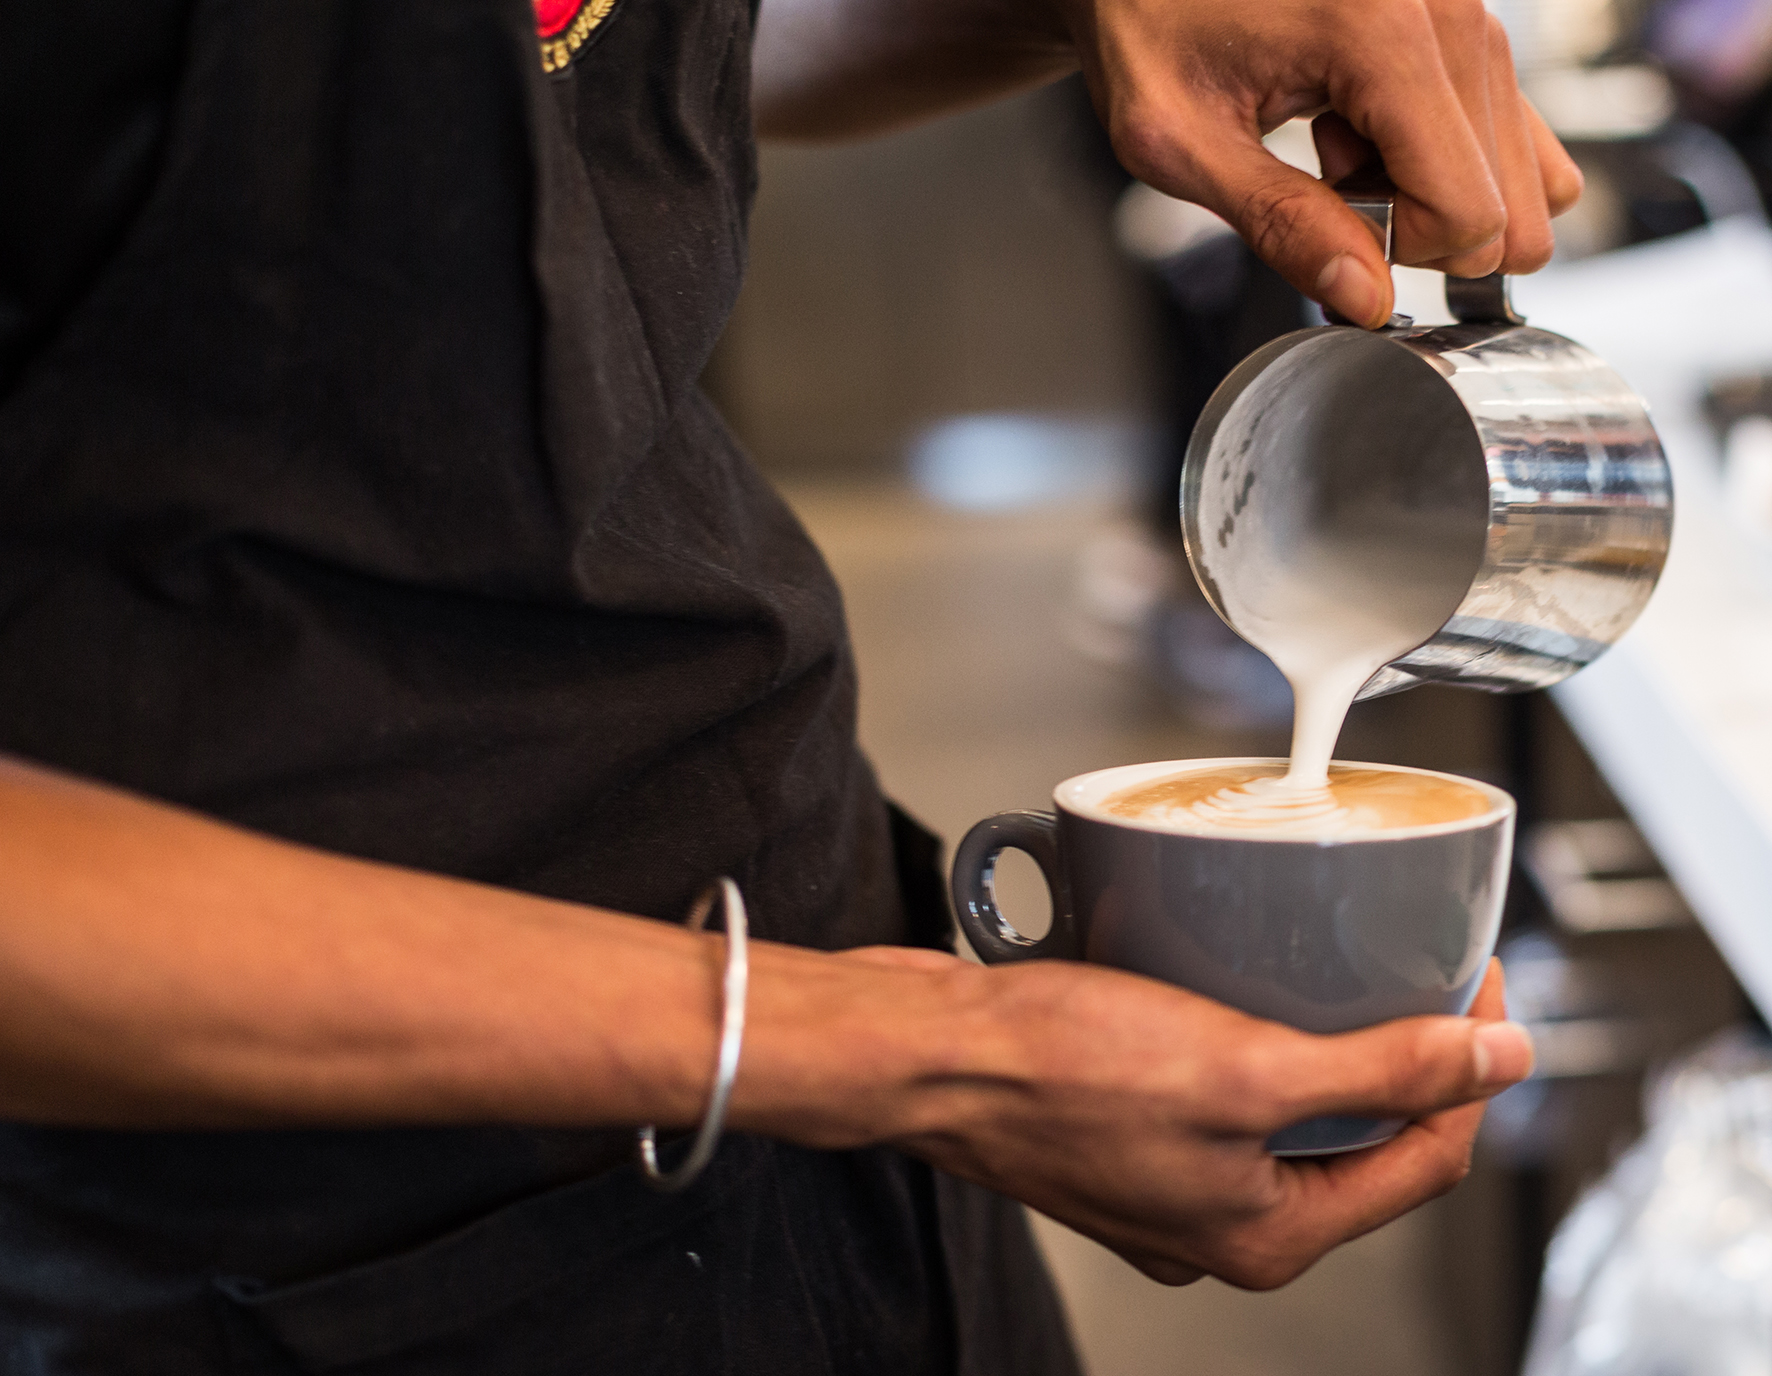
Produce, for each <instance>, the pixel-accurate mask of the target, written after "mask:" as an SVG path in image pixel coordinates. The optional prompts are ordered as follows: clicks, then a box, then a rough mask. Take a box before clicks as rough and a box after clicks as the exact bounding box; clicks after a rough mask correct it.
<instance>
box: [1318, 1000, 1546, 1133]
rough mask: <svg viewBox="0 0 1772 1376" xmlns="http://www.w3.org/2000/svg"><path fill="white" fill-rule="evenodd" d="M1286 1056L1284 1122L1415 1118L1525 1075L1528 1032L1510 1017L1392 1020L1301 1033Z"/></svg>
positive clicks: (1493, 1090) (1529, 1070) (1529, 1059)
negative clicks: (1289, 1075)
mask: <svg viewBox="0 0 1772 1376" xmlns="http://www.w3.org/2000/svg"><path fill="white" fill-rule="evenodd" d="M1307 1040H1309V1041H1310V1042H1311V1043H1312V1046H1311V1047H1310V1049H1309V1050H1308V1051H1304V1052H1302V1053H1301V1054H1299V1055H1298V1056H1297V1058H1296V1060H1295V1061H1294V1063H1293V1064H1294V1067H1295V1069H1296V1072H1297V1074H1296V1080H1295V1089H1294V1092H1293V1093H1292V1094H1291V1095H1290V1096H1288V1097H1289V1098H1290V1099H1291V1102H1290V1103H1289V1104H1287V1105H1286V1106H1285V1108H1284V1110H1283V1112H1284V1114H1285V1121H1286V1122H1287V1123H1293V1122H1300V1121H1302V1120H1303V1119H1306V1118H1315V1117H1317V1116H1318V1115H1320V1114H1351V1115H1355V1116H1358V1117H1366V1118H1422V1117H1425V1116H1427V1115H1428V1114H1430V1113H1437V1112H1439V1111H1440V1110H1442V1109H1447V1108H1452V1107H1454V1106H1456V1105H1458V1104H1464V1103H1469V1102H1470V1101H1472V1100H1474V1099H1481V1098H1486V1097H1487V1096H1489V1095H1492V1094H1496V1093H1499V1092H1500V1091H1501V1090H1503V1089H1506V1088H1507V1087H1508V1086H1509V1085H1511V1084H1515V1083H1517V1082H1518V1081H1520V1080H1523V1079H1525V1078H1526V1077H1527V1076H1528V1075H1530V1074H1531V1073H1532V1056H1533V1053H1532V1038H1531V1034H1529V1033H1528V1032H1527V1031H1526V1029H1525V1028H1524V1027H1521V1026H1520V1025H1519V1024H1518V1023H1514V1022H1485V1021H1482V1020H1480V1019H1477V1018H1446V1017H1428V1018H1400V1019H1398V1020H1397V1021H1395V1022H1388V1023H1380V1024H1379V1025H1378V1026H1376V1027H1368V1028H1364V1029H1362V1030H1360V1031H1358V1032H1344V1033H1342V1034H1340V1035H1338V1036H1332V1037H1311V1038H1308V1039H1307Z"/></svg>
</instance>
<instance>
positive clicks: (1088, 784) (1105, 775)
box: [1052, 755, 1518, 846]
mask: <svg viewBox="0 0 1772 1376" xmlns="http://www.w3.org/2000/svg"><path fill="white" fill-rule="evenodd" d="M1289 763H1290V761H1289V760H1288V759H1287V758H1286V757H1285V756H1284V755H1238V756H1229V757H1225V758H1222V759H1199V760H1153V761H1151V762H1149V763H1147V764H1121V765H1112V766H1110V767H1108V768H1106V769H1093V770H1090V771H1089V773H1087V774H1076V775H1073V776H1072V777H1071V778H1068V779H1066V780H1065V781H1064V782H1063V783H1061V784H1059V785H1058V786H1057V787H1056V788H1054V789H1053V790H1052V801H1053V804H1054V805H1055V806H1056V807H1057V808H1058V809H1059V810H1060V811H1061V812H1067V813H1069V814H1070V815H1071V816H1073V817H1078V818H1081V819H1082V820H1084V821H1088V822H1100V823H1102V824H1103V825H1104V826H1112V827H1124V828H1126V829H1127V830H1128V831H1148V832H1153V833H1155V834H1156V835H1158V836H1188V837H1192V838H1195V839H1197V840H1202V841H1232V842H1243V841H1253V842H1257V843H1259V844H1262V845H1268V846H1274V845H1295V846H1348V845H1364V844H1370V843H1372V842H1374V841H1378V842H1386V841H1406V840H1412V839H1414V838H1416V837H1422V836H1451V835H1454V834H1456V833H1457V832H1461V831H1475V830H1476V829H1477V828H1479V827H1484V826H1489V825H1491V824H1493V823H1495V822H1497V821H1501V820H1503V819H1511V818H1512V817H1513V816H1514V815H1515V813H1516V812H1517V811H1518V805H1517V804H1516V803H1515V802H1514V798H1513V795H1512V794H1510V793H1508V792H1507V791H1506V790H1505V789H1500V788H1497V787H1496V786H1495V785H1494V784H1489V783H1484V782H1483V781H1482V780H1481V779H1472V778H1469V777H1467V776H1466V775H1463V774H1450V773H1447V772H1446V771H1445V770H1443V769H1419V768H1417V767H1415V766H1414V765H1407V764H1375V763H1370V762H1368V761H1364V760H1332V761H1330V763H1331V765H1340V766H1341V767H1343V768H1345V769H1379V770H1385V771H1388V772H1390V773H1396V774H1425V775H1427V776H1429V777H1430V778H1435V779H1451V780H1453V781H1454V782H1457V783H1461V784H1465V785H1467V786H1469V787H1471V788H1474V789H1476V790H1477V791H1478V792H1480V793H1482V794H1484V795H1485V796H1486V797H1488V799H1489V801H1490V807H1489V810H1488V811H1487V812H1482V813H1479V814H1478V815H1477V816H1475V817H1460V818H1458V819H1457V820H1455V821H1451V822H1427V823H1424V824H1422V825H1421V826H1414V827H1395V828H1392V829H1390V830H1386V831H1374V832H1366V833H1364V834H1361V835H1356V836H1323V837H1310V836H1276V835H1273V834H1271V833H1262V832H1259V831H1251V832H1248V833H1246V834H1233V833H1231V832H1228V831H1207V830H1204V829H1202V830H1199V831H1187V830H1184V829H1182V828H1180V827H1175V826H1164V825H1162V824H1161V823H1157V822H1145V821H1140V820H1138V819H1136V818H1132V817H1120V816H1116V815H1114V814H1111V813H1108V812H1104V811H1101V810H1100V803H1099V800H1100V798H1101V797H1102V796H1103V795H1105V794H1107V793H1108V792H1111V791H1115V790H1118V789H1121V788H1127V787H1130V786H1132V785H1134V784H1139V783H1145V782H1148V781H1154V780H1156V779H1164V778H1169V777H1171V776H1172V775H1176V774H1183V773H1187V774H1194V773H1203V772H1204V771H1206V770H1209V769H1228V768H1232V767H1234V766H1237V765H1250V764H1277V765H1285V764H1289ZM1110 779H1111V782H1110ZM1090 794H1093V795H1094V796H1093V797H1091V796H1089V795H1090Z"/></svg>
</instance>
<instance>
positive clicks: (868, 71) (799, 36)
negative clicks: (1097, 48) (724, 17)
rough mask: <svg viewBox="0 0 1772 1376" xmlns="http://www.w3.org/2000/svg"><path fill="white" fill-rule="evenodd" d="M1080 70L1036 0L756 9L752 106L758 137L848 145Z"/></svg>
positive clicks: (899, 0) (824, 2)
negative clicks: (846, 140)
mask: <svg viewBox="0 0 1772 1376" xmlns="http://www.w3.org/2000/svg"><path fill="white" fill-rule="evenodd" d="M1076 66H1077V59H1076V55H1075V51H1074V49H1073V47H1072V45H1071V43H1070V41H1069V39H1068V37H1067V36H1066V34H1065V32H1064V29H1063V28H1062V26H1061V25H1060V24H1059V23H1058V21H1057V19H1056V17H1055V15H1054V13H1053V12H1051V10H1050V8H1049V7H1048V6H1046V5H1043V4H1040V3H1035V2H1034V0H1019V3H1018V0H763V5H762V8H761V10H760V11H759V14H758V19H757V37H756V47H755V53H754V57H753V60H752V73H753V90H752V106H753V109H754V110H755V112H756V119H757V131H758V133H760V134H762V135H763V136H764V137H768V138H782V139H827V138H845V137H852V136H857V135H863V134H872V133H880V132H884V131H886V130H888V129H892V128H895V127H898V126H901V125H905V124H910V123H914V122H915V121H917V120H920V119H925V118H928V117H931V116H934V115H938V114H942V113H945V112H947V111H950V110H955V109H959V108H962V107H964V106H967V105H975V104H978V103H980V102H982V101H987V100H991V99H994V98H996V97H998V96H1002V95H1007V94H1009V93H1011V92H1013V91H1017V90H1021V89H1024V88H1026V87H1030V86H1036V85H1039V84H1041V83H1043V82H1047V81H1051V80H1053V79H1055V78H1057V77H1060V76H1063V75H1064V74H1066V73H1067V72H1070V71H1073V70H1075V68H1076Z"/></svg>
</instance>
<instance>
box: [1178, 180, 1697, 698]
mask: <svg viewBox="0 0 1772 1376" xmlns="http://www.w3.org/2000/svg"><path fill="white" fill-rule="evenodd" d="M1350 180H1351V179H1350ZM1338 189H1339V190H1341V191H1342V192H1343V194H1344V196H1346V197H1347V199H1348V201H1349V204H1350V205H1352V206H1353V207H1354V208H1355V209H1356V210H1358V211H1359V212H1360V213H1361V214H1362V215H1364V216H1365V217H1366V218H1367V220H1368V222H1369V223H1371V224H1372V226H1373V229H1374V233H1375V234H1377V235H1378V237H1379V239H1380V242H1381V243H1382V244H1383V246H1384V248H1385V255H1386V259H1387V260H1388V259H1389V257H1390V218H1391V209H1392V201H1391V192H1390V191H1389V188H1388V186H1385V185H1380V186H1378V187H1376V188H1375V187H1373V186H1371V185H1370V183H1368V184H1366V185H1356V186H1355V187H1353V188H1350V187H1349V186H1348V184H1347V183H1345V182H1344V183H1343V184H1342V185H1341V186H1340V187H1338ZM1447 304H1448V306H1449V308H1450V309H1451V312H1452V313H1453V314H1454V315H1455V316H1456V318H1457V320H1458V322H1459V323H1457V324H1455V325H1446V326H1437V327H1432V328H1417V327H1415V325H1414V324H1413V322H1412V321H1410V320H1409V318H1408V317H1406V316H1393V317H1392V318H1391V323H1390V325H1389V326H1387V327H1386V328H1384V329H1381V330H1377V331H1367V330H1361V329H1355V328H1352V327H1349V326H1345V325H1328V326H1323V327H1318V328H1315V329H1306V330H1299V331H1296V332H1295V333H1292V334H1289V335H1286V336H1284V337H1283V338H1280V339H1276V340H1274V341H1273V342H1272V343H1271V344H1267V345H1265V346H1264V347H1262V348H1260V349H1258V350H1256V351H1255V352H1254V353H1253V354H1251V355H1250V356H1249V357H1248V358H1246V359H1245V360H1244V361H1243V362H1242V363H1240V364H1239V365H1238V366H1237V367H1236V368H1235V369H1234V370H1233V371H1232V372H1231V374H1230V376H1229V377H1227V378H1226V379H1225V380H1224V382H1223V383H1222V384H1221V385H1220V386H1219V388H1218V390H1217V391H1216V392H1214V393H1213V395H1212V398H1211V400H1210V401H1209V402H1208V403H1207V406H1206V409H1205V411H1204V413H1203V414H1202V415H1201V417H1200V420H1199V423H1198V424H1197V425H1196V426H1195V428H1194V433H1193V437H1192V439H1191V440H1190V442H1189V444H1188V452H1187V460H1186V464H1185V467H1184V469H1183V476H1182V496H1181V507H1182V527H1183V534H1184V536H1185V538H1186V543H1187V552H1188V560H1189V562H1190V563H1191V564H1192V566H1193V569H1194V574H1195V576H1196V577H1197V578H1198V579H1199V582H1200V586H1201V588H1202V589H1204V591H1205V593H1206V596H1207V598H1208V599H1209V600H1210V601H1211V603H1212V605H1213V607H1214V608H1215V609H1216V610H1217V611H1218V613H1219V615H1220V616H1222V617H1224V619H1225V620H1226V621H1227V622H1229V623H1230V625H1231V627H1232V629H1239V628H1238V626H1237V622H1236V618H1235V617H1234V616H1232V615H1231V614H1230V612H1229V611H1227V598H1226V596H1225V590H1226V589H1227V588H1231V589H1237V588H1239V587H1247V586H1249V580H1261V579H1272V578H1279V577H1289V576H1299V577H1306V576H1314V574H1313V571H1321V570H1322V569H1323V568H1325V567H1331V568H1333V570H1334V571H1335V575H1336V580H1337V588H1338V593H1339V590H1342V589H1345V590H1346V595H1347V596H1349V597H1353V598H1384V597H1394V596H1398V595H1400V590H1404V589H1406V591H1407V594H1408V595H1409V596H1411V597H1416V598H1419V597H1424V596H1425V597H1429V598H1437V599H1439V601H1438V602H1437V603H1436V604H1434V608H1435V609H1434V611H1433V613H1432V614H1433V615H1434V616H1438V615H1439V608H1442V607H1443V609H1444V613H1445V617H1444V621H1443V623H1442V624H1441V626H1440V629H1439V631H1438V632H1436V633H1435V634H1434V635H1432V636H1431V637H1429V638H1428V639H1427V640H1426V641H1424V642H1423V643H1422V644H1420V645H1418V646H1417V647H1416V648H1415V649H1413V650H1411V651H1410V652H1409V653H1407V654H1405V655H1403V656H1402V657H1400V658H1398V659H1396V660H1393V661H1392V662H1391V663H1390V664H1388V665H1387V666H1385V667H1384V668H1382V669H1380V670H1379V671H1378V672H1377V673H1376V674H1374V675H1373V676H1372V678H1371V679H1369V680H1368V681H1367V683H1366V686H1365V687H1364V688H1363V689H1362V690H1361V692H1360V697H1361V698H1362V699H1364V698H1371V697H1376V696H1379V695H1380V694H1383V693H1392V692H1396V691H1399V690H1400V689H1403V688H1409V687H1413V686H1414V685H1416V684H1418V683H1424V682H1431V683H1456V684H1462V685H1464V686H1466V687H1471V688H1482V689H1486V690H1488V691H1490V692H1518V691H1522V690H1525V689H1528V688H1543V687H1547V686H1549V685H1550V684H1553V683H1556V682H1559V681H1560V680H1562V679H1564V678H1567V677H1568V676H1569V675H1570V674H1572V673H1574V672H1575V671H1576V670H1577V669H1579V668H1581V667H1582V666H1583V665H1586V664H1590V663H1592V662H1593V661H1594V660H1595V659H1596V658H1598V657H1599V656H1600V655H1601V654H1602V653H1604V651H1605V650H1606V648H1607V647H1608V646H1610V645H1611V644H1613V642H1615V641H1616V640H1617V639H1618V638H1619V636H1621V635H1623V634H1624V632H1625V631H1626V630H1627V629H1628V628H1629V627H1630V625H1631V623H1632V622H1633V621H1635V620H1636V618H1637V614H1638V613H1639V612H1641V611H1642V609H1643V607H1644V605H1645V604H1646V603H1647V602H1648V600H1649V594H1650V593H1651V592H1652V591H1653V590H1654V588H1655V583H1656V580H1657V579H1658V578H1659V577H1660V574H1661V569H1662V565H1663V563H1664V562H1665V561H1666V558H1667V548H1668V540H1669V537H1670V535H1671V534H1672V530H1673V489H1672V482H1671V479H1670V475H1669V472H1668V465H1667V459H1666V457H1665V456H1664V455H1663V453H1662V450H1661V442H1660V440H1659V439H1658V438H1657V436H1656V433H1655V428H1654V426H1653V425H1651V424H1650V422H1649V416H1648V413H1647V410H1646V409H1645V407H1644V404H1643V402H1642V400H1641V399H1640V398H1639V397H1638V396H1636V394H1635V393H1633V392H1632V391H1631V389H1630V388H1629V387H1628V386H1626V385H1625V383H1624V381H1623V380H1622V379H1621V378H1620V377H1619V376H1618V375H1617V374H1616V373H1614V372H1613V371H1612V370H1611V369H1610V368H1608V367H1607V366H1606V364H1605V363H1604V362H1603V361H1601V360H1600V359H1599V358H1597V357H1596V356H1595V355H1593V354H1591V353H1589V352H1588V351H1587V350H1586V349H1584V348H1582V347H1581V345H1579V344H1577V343H1575V342H1574V341H1572V340H1569V339H1565V338H1563V337H1562V336H1561V335H1556V334H1551V333H1550V332H1548V331H1546V330H1539V329H1533V328H1532V327H1530V326H1528V325H1526V324H1525V323H1524V322H1523V320H1522V319H1521V317H1520V316H1519V315H1518V314H1517V313H1515V312H1514V310H1513V309H1512V307H1511V305H1510V304H1509V302H1508V298H1507V291H1506V283H1505V280H1504V279H1503V278H1501V277H1500V275H1499V274H1497V275H1496V276H1494V277H1491V278H1484V279H1476V280H1463V279H1458V278H1448V279H1447ZM1230 601H1231V602H1232V604H1233V605H1248V602H1247V599H1245V598H1241V597H1237V596H1233V597H1232V598H1231V599H1230ZM1241 629H1247V628H1241Z"/></svg>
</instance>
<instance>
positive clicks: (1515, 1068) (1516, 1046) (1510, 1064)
mask: <svg viewBox="0 0 1772 1376" xmlns="http://www.w3.org/2000/svg"><path fill="white" fill-rule="evenodd" d="M1471 1045H1472V1048H1473V1054H1474V1056H1475V1059H1476V1069H1477V1083H1478V1084H1479V1085H1484V1086H1488V1085H1511V1084H1515V1083H1517V1082H1518V1081H1520V1080H1523V1079H1525V1078H1526V1077H1527V1076H1528V1075H1530V1074H1531V1073H1532V1062H1533V1059H1534V1055H1533V1051H1532V1034H1531V1033H1530V1032H1528V1031H1527V1030H1526V1029H1525V1028H1523V1027H1521V1026H1520V1024H1519V1023H1517V1022H1486V1023H1484V1024H1483V1025H1482V1026H1481V1027H1479V1028H1478V1029H1477V1034H1476V1036H1475V1037H1473V1038H1472V1039H1471Z"/></svg>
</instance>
